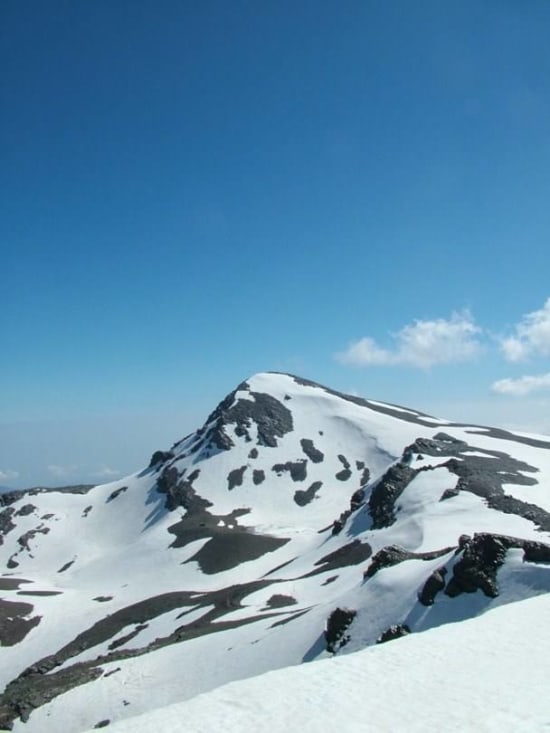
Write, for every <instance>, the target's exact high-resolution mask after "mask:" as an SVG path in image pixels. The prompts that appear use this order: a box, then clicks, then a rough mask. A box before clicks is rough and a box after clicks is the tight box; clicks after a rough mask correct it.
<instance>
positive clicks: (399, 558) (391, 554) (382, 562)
mask: <svg viewBox="0 0 550 733" xmlns="http://www.w3.org/2000/svg"><path fill="white" fill-rule="evenodd" d="M451 550H454V547H444V548H443V549H441V550H433V551H432V552H411V551H410V550H405V549H404V548H403V547H400V546H399V545H388V546H387V547H383V548H382V549H381V550H378V552H377V553H376V555H375V556H374V557H373V558H372V561H371V563H370V565H369V566H368V568H367V569H366V570H365V572H364V573H363V576H364V577H365V578H372V576H373V575H376V573H377V572H378V571H379V570H382V568H390V567H392V566H393V565H399V563H402V562H404V561H405V560H435V559H436V558H438V557H442V556H443V555H446V554H447V553H449V552H451Z"/></svg>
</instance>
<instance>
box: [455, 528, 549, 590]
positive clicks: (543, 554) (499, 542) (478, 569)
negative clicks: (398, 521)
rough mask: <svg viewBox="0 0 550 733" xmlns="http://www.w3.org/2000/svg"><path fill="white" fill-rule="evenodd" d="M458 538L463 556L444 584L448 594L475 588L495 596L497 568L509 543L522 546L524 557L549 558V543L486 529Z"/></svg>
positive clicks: (533, 558) (528, 559) (529, 558)
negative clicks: (494, 532) (489, 531)
mask: <svg viewBox="0 0 550 733" xmlns="http://www.w3.org/2000/svg"><path fill="white" fill-rule="evenodd" d="M461 540H462V541H461V549H462V557H461V558H460V560H458V562H456V563H455V564H454V566H453V574H452V576H451V578H450V580H449V582H448V583H447V586H446V588H445V593H446V594H447V595H448V596H450V597H451V598H454V597H455V596H458V595H460V594H461V593H475V592H476V591H477V590H481V591H482V592H483V593H484V594H485V595H486V596H488V597H489V598H496V597H497V596H498V593H499V590H498V584H497V573H498V569H499V568H500V567H501V566H502V564H503V563H504V560H505V558H506V553H507V551H508V550H509V549H510V548H512V547H515V548H521V549H523V560H524V561H527V562H549V561H550V545H547V544H544V543H542V542H533V541H531V540H523V539H520V538H518V537H509V536H508V535H501V534H490V533H487V532H481V533H479V534H474V536H473V538H469V537H467V536H465V537H464V538H461Z"/></svg>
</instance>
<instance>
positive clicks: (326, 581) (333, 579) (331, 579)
mask: <svg viewBox="0 0 550 733" xmlns="http://www.w3.org/2000/svg"><path fill="white" fill-rule="evenodd" d="M337 578H338V576H337V575H331V576H330V578H327V579H326V580H324V581H323V582H322V583H321V585H330V584H331V583H334V581H335V580H337Z"/></svg>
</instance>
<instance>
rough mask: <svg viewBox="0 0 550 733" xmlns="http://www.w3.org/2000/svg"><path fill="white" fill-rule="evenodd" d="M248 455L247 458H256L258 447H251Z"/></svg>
mask: <svg viewBox="0 0 550 733" xmlns="http://www.w3.org/2000/svg"><path fill="white" fill-rule="evenodd" d="M248 457H249V458H257V457H258V449H257V448H252V450H251V451H250V453H249V454H248Z"/></svg>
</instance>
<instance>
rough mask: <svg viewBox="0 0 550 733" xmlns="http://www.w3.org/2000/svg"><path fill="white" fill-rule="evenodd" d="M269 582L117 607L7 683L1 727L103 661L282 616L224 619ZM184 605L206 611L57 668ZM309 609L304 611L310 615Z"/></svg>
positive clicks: (96, 673)
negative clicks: (137, 643) (155, 634)
mask: <svg viewBox="0 0 550 733" xmlns="http://www.w3.org/2000/svg"><path fill="white" fill-rule="evenodd" d="M268 585H270V581H267V580H259V581H253V582H251V583H245V584H242V585H234V586H229V587H228V588H223V589H220V590H214V591H209V592H206V593H200V594H197V593H194V592H191V591H176V592H172V593H164V594H162V595H160V596H154V597H153V598H148V599H146V600H143V601H139V602H138V603H135V604H132V605H130V606H127V607H126V608H122V609H120V610H118V611H115V612H114V613H112V614H110V615H109V616H106V617H105V618H103V619H101V620H100V621H98V622H97V623H95V624H94V625H93V626H91V627H89V628H88V629H86V630H85V631H83V632H82V633H80V634H79V635H78V636H77V637H75V639H73V641H71V642H69V644H67V645H65V646H64V647H63V648H62V649H60V650H59V651H58V652H56V653H55V654H53V655H51V656H49V657H44V658H43V659H41V660H39V661H37V662H36V663H35V664H33V665H31V666H30V667H28V668H27V669H26V670H25V671H24V672H22V673H21V674H20V675H19V676H18V677H16V678H15V679H14V680H12V681H11V682H10V683H9V684H8V685H7V686H6V688H5V690H4V692H3V693H2V695H0V728H5V729H8V730H11V728H12V725H13V721H14V720H16V719H17V718H21V720H22V721H23V722H26V721H27V720H28V719H29V716H30V714H31V713H32V711H33V710H34V709H36V708H38V707H40V706H42V705H44V704H46V703H48V702H50V701H51V700H53V699H54V698H56V697H57V696H59V695H62V694H63V693H65V692H67V691H68V690H71V689H73V688H74V687H77V686H79V685H83V684H86V683H87V682H90V681H92V680H95V679H98V678H99V677H101V676H102V674H103V669H102V668H101V665H103V664H109V663H111V662H116V661H119V660H122V659H130V658H134V657H138V656H141V655H143V654H146V653H147V652H149V651H153V650H156V649H161V648H163V647H165V646H168V645H170V644H176V643H180V642H183V641H186V640H188V639H193V638H197V637H200V636H204V635H206V634H211V633H215V632H217V631H224V630H226V629H234V628H238V627H240V626H243V625H245V624H248V623H253V622H254V621H257V620H259V619H262V618H263V619H266V618H269V617H270V616H275V615H277V612H272V613H264V614H261V615H254V616H249V617H247V618H241V619H236V620H232V621H220V619H221V618H222V617H223V616H225V615H226V614H228V613H231V611H233V610H235V609H237V608H242V603H241V601H242V600H243V598H245V597H246V596H248V595H250V594H252V593H255V592H256V591H258V590H261V589H262V588H265V587H267V586H268ZM181 607H193V608H197V607H199V608H204V609H205V613H204V615H203V616H202V617H200V618H199V619H196V620H195V621H193V622H191V623H189V624H184V625H182V626H179V627H178V628H176V629H175V630H174V631H173V632H172V633H170V634H168V635H167V636H164V637H160V638H157V639H155V640H154V641H152V642H151V643H150V644H147V645H146V646H144V647H138V648H135V649H113V650H111V651H109V652H108V653H107V654H102V655H100V656H98V657H97V658H96V659H93V660H89V661H86V662H75V663H73V664H72V665H70V666H66V667H65V668H64V669H60V670H57V671H55V669H56V667H60V666H61V665H62V664H64V663H65V662H66V661H68V660H69V659H71V658H73V657H76V656H78V655H80V654H81V653H82V652H84V651H86V650H87V649H91V648H93V647H95V646H97V645H99V644H102V643H104V642H106V641H109V639H113V638H114V637H115V636H116V635H117V634H118V633H120V631H122V629H124V628H125V627H127V626H129V625H133V624H143V623H145V622H147V621H150V620H151V619H153V618H156V617H157V616H159V615H161V614H163V613H167V612H169V611H171V610H176V609H178V608H181ZM211 607H213V608H211ZM306 611H307V609H306ZM306 611H301V612H299V613H300V614H301V613H305V612H306ZM295 616H297V614H296V615H295Z"/></svg>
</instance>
